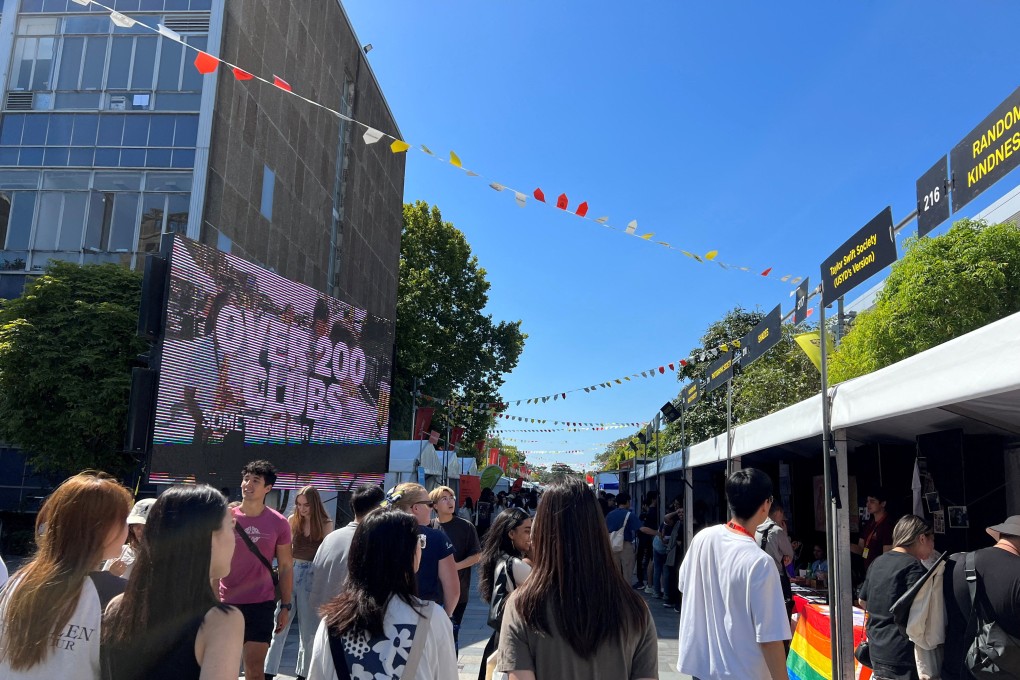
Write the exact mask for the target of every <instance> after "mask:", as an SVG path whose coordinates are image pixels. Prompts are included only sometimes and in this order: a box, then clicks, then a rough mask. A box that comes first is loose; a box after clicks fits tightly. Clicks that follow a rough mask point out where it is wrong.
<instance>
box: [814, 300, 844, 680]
mask: <svg viewBox="0 0 1020 680" xmlns="http://www.w3.org/2000/svg"><path fill="white" fill-rule="evenodd" d="M818 311H819V320H818V324H819V332H820V339H821V346H822V361H821V364H822V367H821V374H822V477H823V485H824V489H825V491H824V495H823V498H824V500H825V554H826V555H827V556H828V559H829V564H830V565H831V564H832V563H833V561H834V559H835V558H836V557H837V556H836V553H835V543H836V542H835V541H834V540H833V539H834V535H833V530H834V527H833V519H834V517H833V512H834V509H833V508H834V504H833V497H832V477H831V476H830V475H831V469H832V460H831V456H830V454H829V445H830V442H829V440H830V434H829V427H830V425H829V420H830V417H831V413H830V411H829V384H828V383H829V365H828V352H827V351H826V350H827V349H828V345H827V344H826V329H825V305H824V304H820V305H818ZM839 576H840V574H839V572H838V570H837V571H831V570H830V572H829V582H828V587H829V604H830V605H831V606H830V607H829V644H830V647H831V649H832V668H831V671H832V675H831V676H830V677H832V678H838V677H841V676H840V664H839V658H838V656H839V645H838V644H837V642H838V638H837V629H836V608H835V603H836V595H837V593H838V592H839V586H840V584H839V583H837V581H840V580H841V579H840V578H839Z"/></svg>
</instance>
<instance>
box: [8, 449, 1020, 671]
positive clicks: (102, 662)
mask: <svg viewBox="0 0 1020 680" xmlns="http://www.w3.org/2000/svg"><path fill="white" fill-rule="evenodd" d="M240 482H241V490H242V501H241V502H240V503H234V504H230V505H228V503H227V499H226V498H225V497H224V496H223V494H222V493H220V492H219V491H217V490H216V489H213V488H212V487H209V486H206V485H201V484H198V485H180V486H171V487H170V488H168V489H166V490H164V491H163V492H162V493H161V494H160V495H159V497H158V498H156V499H153V500H152V501H151V502H139V503H134V504H133V502H132V498H131V495H130V493H129V492H128V491H127V490H126V489H125V488H124V487H123V486H121V485H120V483H118V482H117V481H116V480H114V479H112V478H110V477H108V476H106V475H103V474H101V473H98V474H97V473H82V474H79V475H76V476H74V477H71V478H70V479H68V480H67V481H65V482H64V483H63V484H62V485H61V486H60V487H59V488H58V489H57V490H56V491H55V492H54V493H53V494H52V495H51V496H50V497H49V498H48V499H47V501H46V503H45V504H44V505H43V507H42V510H41V512H40V513H39V519H38V523H37V530H36V535H37V543H38V546H39V548H38V551H37V553H36V555H35V556H34V558H32V559H31V560H30V561H29V562H28V563H27V564H25V565H24V566H22V567H21V568H19V569H17V570H16V571H15V572H14V573H13V574H12V575H11V576H10V578H9V580H7V582H6V583H5V584H4V585H3V590H2V591H0V671H2V675H0V677H3V678H5V679H6V678H11V679H12V680H20V679H27V678H33V679H36V678H38V679H42V678H54V677H60V678H70V679H71V680H143V679H144V680H149V679H151V678H168V679H169V678H180V679H184V680H188V679H191V678H194V679H200V680H228V679H229V680H233V678H236V677H239V674H240V675H241V676H242V677H245V678H259V680H263V678H271V677H279V678H281V680H282V679H283V678H300V679H304V680H346V679H347V678H357V679H361V678H372V679H373V680H381V679H383V678H390V679H392V680H399V679H402V678H403V679H406V680H412V679H417V680H426V679H428V680H447V679H449V680H453V679H455V678H456V679H460V680H463V679H466V678H472V679H474V678H478V679H479V680H488V679H491V678H507V679H508V680H536V679H543V680H544V679H546V678H549V679H552V678H568V679H573V678H576V679H577V680H581V679H582V678H584V679H587V678H596V679H600V678H604V679H606V680H608V679H610V678H613V679H615V678H632V679H634V680H647V679H650V678H684V679H686V678H695V679H696V680H709V679H715V678H741V679H743V678H749V679H752V680H779V679H780V678H801V677H802V676H801V675H799V672H800V671H798V668H799V667H798V666H797V665H796V664H793V663H791V662H790V659H792V658H793V656H792V655H796V654H799V653H800V652H801V651H802V650H801V647H800V645H801V644H802V643H800V642H798V640H797V638H796V636H795V635H794V630H795V629H796V630H798V631H799V630H800V627H799V626H798V624H797V620H798V616H799V615H801V614H803V613H804V611H803V610H801V609H797V611H794V612H793V615H792V616H791V606H790V603H791V598H790V593H791V592H792V588H791V586H790V580H789V576H788V572H787V571H786V568H787V567H790V566H792V564H793V560H794V555H793V554H791V553H792V551H793V544H794V541H792V540H791V539H790V537H789V536H787V535H786V533H785V526H786V523H785V519H784V516H783V512H782V509H781V508H779V507H778V505H777V504H776V503H775V501H774V495H773V493H774V492H773V485H772V481H771V479H770V478H769V477H768V476H767V475H766V474H764V473H763V472H761V471H759V470H757V469H754V468H745V469H743V470H739V471H737V472H734V473H733V474H732V475H730V476H729V478H728V479H727V480H726V485H725V495H726V500H727V504H728V507H729V515H730V517H729V520H728V521H727V522H726V523H725V524H718V525H714V526H706V527H704V528H702V529H701V530H700V531H699V532H698V533H697V534H696V535H695V536H694V540H693V541H692V542H691V544H690V546H689V547H686V548H684V547H683V546H682V545H681V546H678V545H676V542H677V541H678V540H679V537H680V535H681V534H680V533H679V532H676V531H674V530H673V528H674V527H675V525H676V523H677V522H678V521H679V520H680V518H682V516H683V512H682V507H678V504H677V502H676V501H674V503H672V504H671V506H670V507H671V510H670V512H668V513H666V515H665V517H664V519H663V521H662V522H661V523H660V522H658V521H657V520H656V521H651V522H650V521H649V515H652V513H653V511H654V509H655V508H656V501H657V496H656V495H647V496H646V497H645V499H644V501H645V502H644V503H643V504H642V505H643V507H642V509H641V516H640V518H637V519H636V521H632V520H631V517H632V516H633V515H634V513H633V511H632V510H631V509H630V497H629V495H628V494H625V493H621V494H619V495H618V496H617V497H616V498H615V499H608V498H606V499H600V498H598V497H597V496H596V494H595V492H594V491H593V490H592V489H591V488H590V487H589V486H588V485H587V484H585V483H584V481H582V480H580V479H577V478H575V477H565V478H563V479H561V480H559V481H556V482H554V483H552V484H550V485H548V486H546V487H545V488H544V489H543V492H542V494H541V496H540V497H536V496H531V497H529V498H527V499H525V498H515V497H514V496H513V495H508V497H507V498H506V500H505V501H504V502H505V503H506V505H507V508H506V509H504V510H502V511H501V512H499V513H498V514H496V515H495V517H494V518H492V520H491V523H490V524H489V526H488V528H487V530H486V531H485V532H484V535H483V536H482V540H481V541H479V538H478V536H477V534H476V533H475V527H474V524H473V523H472V521H471V520H472V518H471V516H470V515H468V517H466V518H465V517H457V516H456V514H455V509H456V507H457V505H458V503H457V497H456V494H455V492H454V491H453V489H451V488H450V487H447V486H438V487H436V488H435V489H433V490H432V492H431V493H430V492H428V491H426V489H425V488H424V487H423V486H421V485H418V484H415V483H404V484H400V485H398V486H396V487H395V488H393V489H391V490H389V491H388V492H386V493H383V491H382V490H381V489H380V488H379V487H376V486H364V487H361V488H359V489H357V490H356V492H355V493H354V494H353V495H352V498H351V510H352V512H353V514H354V517H355V520H354V521H353V522H351V523H350V524H348V525H347V526H345V527H342V528H341V529H339V530H337V531H332V521H331V519H330V518H329V516H328V513H326V511H325V509H324V507H323V504H322V501H321V497H320V494H319V492H318V490H317V489H316V488H314V487H311V486H306V487H304V488H302V489H300V491H299V492H298V494H297V500H296V502H295V506H294V512H293V513H292V514H291V516H290V517H289V518H285V517H284V516H283V515H281V514H280V513H278V512H276V511H275V510H273V509H272V508H270V507H267V506H266V505H265V499H266V496H267V495H268V493H269V492H270V491H271V489H272V487H273V485H274V484H275V482H276V470H275V468H274V467H273V465H272V464H271V463H269V462H267V461H253V462H251V463H249V464H248V465H246V466H245V467H244V469H243V470H242V471H241V479H240ZM876 493H879V492H876ZM600 500H605V502H606V504H608V503H609V502H610V500H612V501H613V502H614V503H615V505H616V506H617V507H616V509H614V510H613V511H611V512H609V513H608V515H607V514H606V513H604V510H603V508H602V503H600ZM532 501H534V502H532ZM522 506H523V507H522ZM529 506H531V507H532V508H533V509H534V511H535V515H534V517H532V515H531V513H530V512H529V510H528V509H526V508H528V507H529ZM876 509H877V508H876ZM434 511H435V512H434ZM433 514H435V517H433ZM885 521H889V522H890V523H891V525H892V531H891V533H890V534H889V538H888V539H880V541H879V542H878V543H876V544H875V545H876V546H880V545H881V541H885V540H888V541H889V544H888V545H890V546H891V547H890V549H889V550H885V551H882V552H880V554H879V556H878V557H877V558H876V559H874V560H873V561H871V565H870V567H868V570H867V572H866V577H865V579H864V582H863V584H862V586H861V588H860V590H859V593H858V599H859V604H860V606H861V608H863V609H864V610H865V611H866V612H867V622H866V626H865V628H866V636H865V637H866V642H862V643H860V644H859V649H858V650H857V652H858V658H860V659H861V662H862V664H863V665H864V666H866V667H867V670H868V671H869V672H870V673H871V677H873V678H876V679H878V680H932V679H936V678H947V679H948V680H956V679H963V680H965V679H967V678H981V679H983V678H986V677H988V678H1004V679H1006V680H1008V679H1009V678H1015V677H1017V676H1016V674H1015V673H1014V671H1015V669H1016V664H1017V653H1018V642H1017V641H1018V638H1020V635H1018V634H1020V516H1014V517H1010V518H1007V519H1006V520H1005V521H1004V522H1002V523H1000V524H996V525H994V526H991V527H988V530H987V535H988V536H989V537H990V539H991V540H992V541H993V543H992V544H991V545H989V546H988V547H985V548H983V549H981V550H978V551H976V552H970V553H958V554H955V555H952V556H948V555H944V556H942V558H939V559H934V558H935V555H934V552H935V546H934V533H933V531H932V529H931V528H930V527H929V526H928V525H927V524H926V523H925V522H924V520H923V519H921V518H920V517H917V516H915V515H905V516H903V517H902V518H900V519H899V520H897V521H896V522H895V523H893V522H892V520H891V518H890V519H887V518H886V516H884V515H882V516H880V519H879V520H877V521H876V522H874V523H873V524H875V525H877V524H881V523H883V522H885ZM649 524H655V525H657V528H654V529H653V528H651V527H650V526H649ZM138 525H142V526H144V530H142V531H137V530H133V529H131V530H129V527H134V526H138ZM430 525H431V526H430ZM645 529H648V532H646V533H650V535H651V537H652V542H651V544H650V545H651V548H652V550H653V554H652V555H649V557H650V558H652V560H654V556H655V555H654V553H658V554H660V555H661V556H662V557H663V558H664V559H662V560H661V564H660V565H659V566H660V568H659V569H658V570H655V569H654V564H652V560H643V562H638V561H637V560H636V559H635V556H636V553H637V551H638V550H639V549H640V546H639V545H635V539H636V537H637V536H638V535H640V534H641V533H642V532H644V530H645ZM628 530H629V531H630V532H631V533H628ZM876 533H877V532H876V531H874V530H871V531H868V534H867V535H868V537H869V538H867V539H866V540H862V543H863V544H864V549H869V548H868V544H869V543H870V542H871V540H872V539H871V536H872V534H876ZM129 549H130V550H129ZM674 549H675V550H676V551H677V552H676V553H675V554H674V560H673V565H674V566H676V567H677V568H676V569H675V570H674V569H672V568H666V569H664V570H663V569H662V567H665V566H666V559H665V558H666V557H667V556H668V555H669V554H670V552H671V551H672V550H674ZM620 553H629V554H626V555H620ZM118 562H119V563H120V566H117V564H118ZM815 562H819V560H815ZM125 563H128V564H127V565H125ZM104 564H106V565H107V566H109V565H111V564H112V565H114V568H111V569H109V570H105V571H104V570H102V569H101V566H103V565H104ZM274 565H275V566H274ZM124 566H130V567H131V569H130V570H127V569H123V571H127V572H128V576H127V578H124V577H123V576H121V575H117V573H116V572H117V571H120V570H122V568H123V567H124ZM650 573H658V577H657V578H653V577H652V576H649V574H650ZM663 573H665V575H666V576H665V577H663ZM674 574H675V578H676V587H677V590H678V593H679V598H678V600H677V601H676V603H674V601H672V600H671V599H670V597H669V594H668V587H666V586H665V585H662V584H663V579H664V578H665V579H666V580H668V579H670V578H672V577H673V575H674ZM473 581H476V582H477V591H475V589H474V588H473V586H474V585H475V584H474V583H473ZM646 582H647V585H646ZM905 597H906V604H905V605H904V604H903V602H904V598H905ZM904 607H905V609H904ZM793 609H796V608H793ZM678 612H679V614H678ZM292 614H293V616H292ZM295 618H296V623H297V625H293V624H294V619H295ZM791 638H793V643H792V644H791V642H790V641H791ZM788 654H790V655H791V656H789V658H788ZM788 664H789V665H788Z"/></svg>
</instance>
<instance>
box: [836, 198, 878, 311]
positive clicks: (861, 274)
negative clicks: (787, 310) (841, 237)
mask: <svg viewBox="0 0 1020 680" xmlns="http://www.w3.org/2000/svg"><path fill="white" fill-rule="evenodd" d="M895 261H896V237H895V236H893V222H892V208H889V207H887V208H886V209H885V210H883V211H882V212H880V213H878V214H877V215H875V217H874V218H872V220H871V221H870V222H868V223H867V224H866V225H864V228H863V229H861V230H860V231H858V232H857V233H856V234H854V235H853V236H851V237H850V238H849V239H848V240H847V242H846V243H844V244H843V245H841V246H840V247H839V248H838V249H837V250H836V252H834V253H833V254H832V255H830V256H829V257H828V258H826V260H825V262H823V263H822V306H825V307H827V306H828V305H830V304H832V302H834V301H835V300H837V299H838V298H840V297H842V296H843V295H846V294H847V293H849V292H850V291H851V290H853V289H854V288H855V287H856V286H857V285H858V284H861V283H864V282H865V281H866V280H867V279H868V278H869V277H871V276H873V275H874V274H876V273H877V272H880V271H881V270H883V269H885V268H886V267H888V266H889V265H890V264H892V263H893V262H895Z"/></svg>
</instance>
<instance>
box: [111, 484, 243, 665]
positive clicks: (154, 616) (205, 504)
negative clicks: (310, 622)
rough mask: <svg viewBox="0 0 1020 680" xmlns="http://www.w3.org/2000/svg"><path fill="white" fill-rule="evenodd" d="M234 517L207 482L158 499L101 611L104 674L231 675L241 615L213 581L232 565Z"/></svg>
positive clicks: (237, 651)
mask: <svg viewBox="0 0 1020 680" xmlns="http://www.w3.org/2000/svg"><path fill="white" fill-rule="evenodd" d="M233 555H234V521H233V517H232V516H231V515H230V513H229V512H228V511H227V499H226V498H224V497H223V494H221V493H220V492H219V491H217V490H216V489H214V488H212V487H211V486H207V485H205V484H199V485H182V486H174V487H171V488H170V489H167V490H166V491H165V492H163V494H162V495H161V496H160V497H159V498H158V499H156V502H155V503H154V504H153V506H152V509H151V510H150V511H149V518H148V520H147V521H146V523H145V538H144V540H143V541H142V544H141V551H140V552H139V554H138V560H137V562H136V564H135V570H134V572H133V573H132V574H131V578H130V579H129V580H128V585H127V589H126V590H125V591H124V595H123V596H121V597H117V598H115V599H114V600H113V602H111V603H110V606H109V607H108V608H107V610H106V616H105V618H104V628H103V674H104V680H154V679H161V678H165V679H166V680H170V679H171V678H173V679H174V680H228V679H230V680H233V679H235V678H237V667H238V664H239V662H240V659H241V649H242V647H243V644H244V619H243V617H242V616H241V612H239V611H238V610H237V609H235V608H234V607H230V606H228V605H223V604H220V601H219V598H218V597H217V595H216V592H215V591H214V590H213V587H212V583H213V582H214V581H215V580H218V579H220V578H222V577H224V576H226V575H227V574H228V573H229V572H230V560H231V558H232V557H233Z"/></svg>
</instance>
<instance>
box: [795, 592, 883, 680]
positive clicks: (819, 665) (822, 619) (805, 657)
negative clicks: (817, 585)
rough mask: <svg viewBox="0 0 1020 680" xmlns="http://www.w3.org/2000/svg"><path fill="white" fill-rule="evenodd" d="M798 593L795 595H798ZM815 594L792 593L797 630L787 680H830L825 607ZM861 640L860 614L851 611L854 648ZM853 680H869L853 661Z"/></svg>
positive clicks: (861, 618) (869, 673)
mask: <svg viewBox="0 0 1020 680" xmlns="http://www.w3.org/2000/svg"><path fill="white" fill-rule="evenodd" d="M798 591H799V592H798ZM824 601H825V598H823V597H821V596H820V595H819V594H818V593H817V592H815V593H812V592H811V591H807V590H805V589H795V592H794V596H793V602H794V608H793V610H794V612H795V613H796V614H797V627H796V629H795V630H794V632H793V640H792V641H791V643H790V655H789V656H788V657H787V659H786V669H787V670H788V671H789V673H790V680H822V679H823V678H824V679H825V680H832V641H831V639H830V637H829V605H827V604H824ZM863 638H864V611H863V610H862V609H858V608H857V607H854V647H855V648H856V647H857V645H859V644H860V642H861V640H862V639H863ZM854 678H856V679H857V680H871V669H870V668H868V667H866V666H862V665H860V664H859V663H857V660H856V659H855V660H854Z"/></svg>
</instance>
